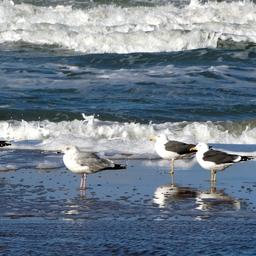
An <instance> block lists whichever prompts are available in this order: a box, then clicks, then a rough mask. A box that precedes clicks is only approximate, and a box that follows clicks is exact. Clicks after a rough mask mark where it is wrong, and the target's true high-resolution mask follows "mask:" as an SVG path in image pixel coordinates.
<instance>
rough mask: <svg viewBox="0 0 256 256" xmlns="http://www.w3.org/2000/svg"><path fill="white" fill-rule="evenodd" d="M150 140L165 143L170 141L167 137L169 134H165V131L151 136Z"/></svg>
mask: <svg viewBox="0 0 256 256" xmlns="http://www.w3.org/2000/svg"><path fill="white" fill-rule="evenodd" d="M149 140H150V141H154V142H162V143H165V142H167V141H168V138H167V135H166V134H164V133H161V134H158V135H154V136H151V137H150V138H149Z"/></svg>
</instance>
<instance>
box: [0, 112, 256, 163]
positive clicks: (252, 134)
mask: <svg viewBox="0 0 256 256" xmlns="http://www.w3.org/2000/svg"><path fill="white" fill-rule="evenodd" d="M84 118H85V119H84V120H73V121H62V122H58V123H54V122H50V121H47V120H45V121H33V122H27V121H1V122H0V130H1V139H6V140H11V141H13V146H12V147H14V148H20V149H42V150H60V149H61V148H63V146H64V145H67V144H75V145H77V146H79V147H81V148H82V149H83V150H86V151H94V152H105V154H107V155H112V156H113V155H116V156H118V155H119V156H120V155H121V156H123V155H125V157H128V158H129V157H131V158H136V157H139V158H151V157H156V154H155V152H154V147H153V144H152V142H150V141H149V138H150V136H152V135H153V134H158V133H166V134H167V135H168V137H169V139H176V140H181V141H185V142H191V143H197V142H199V141H200V142H207V143H221V144H256V127H255V125H253V124H252V125H250V124H248V125H242V124H241V123H236V122H234V123H232V122H230V123H228V122H225V123H213V122H177V123H170V122H168V123H162V124H153V123H149V124H140V123H120V122H110V121H101V120H99V119H97V118H95V117H94V116H84ZM31 141H32V142H31ZM255 155H256V152H255Z"/></svg>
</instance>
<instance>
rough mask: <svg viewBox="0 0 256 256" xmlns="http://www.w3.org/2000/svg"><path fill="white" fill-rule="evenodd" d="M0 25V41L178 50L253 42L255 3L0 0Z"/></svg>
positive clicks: (89, 49)
mask: <svg viewBox="0 0 256 256" xmlns="http://www.w3.org/2000/svg"><path fill="white" fill-rule="evenodd" d="M227 10H228V11H227ZM0 24H1V26H0V43H3V42H17V41H24V42H28V43H32V44H49V45H59V46H60V47H63V48H66V49H72V50H75V51H81V52H85V53H114V52H115V53H130V52H161V51H178V50H186V49H197V48H206V47H216V46H217V42H218V40H219V39H221V40H228V39H232V40H233V41H237V42H240V41H246V42H254V43H256V32H255V27H256V5H255V4H253V3H250V2H249V1H243V2H242V3H241V2H232V3H225V2H222V3H217V2H215V1H214V2H209V3H207V4H204V5H201V4H199V3H198V1H191V4H190V5H188V6H185V7H184V8H177V7H175V6H173V5H171V4H169V5H165V6H155V7H129V8H128V7H127V8H121V7H117V6H113V5H104V6H98V7H94V8H88V9H75V8H72V7H71V6H61V5H59V6H56V7H51V6H49V7H40V6H33V5H29V4H14V3H13V2H12V1H10V0H5V1H1V2H0Z"/></svg>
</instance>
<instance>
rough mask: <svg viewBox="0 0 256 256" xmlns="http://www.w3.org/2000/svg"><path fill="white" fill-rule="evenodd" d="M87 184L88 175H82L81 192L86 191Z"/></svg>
mask: <svg viewBox="0 0 256 256" xmlns="http://www.w3.org/2000/svg"><path fill="white" fill-rule="evenodd" d="M85 183H86V174H85V173H83V174H82V175H81V181H80V190H85V189H86V186H85Z"/></svg>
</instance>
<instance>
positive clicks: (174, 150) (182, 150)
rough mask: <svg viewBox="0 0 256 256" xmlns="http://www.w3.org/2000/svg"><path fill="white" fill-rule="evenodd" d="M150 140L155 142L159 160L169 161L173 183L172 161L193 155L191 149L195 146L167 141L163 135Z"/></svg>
mask: <svg viewBox="0 0 256 256" xmlns="http://www.w3.org/2000/svg"><path fill="white" fill-rule="evenodd" d="M150 140H151V141H155V151H156V153H157V154H158V155H159V156H160V157H161V158H163V159H168V160H171V169H170V175H171V176H172V183H173V182H174V161H175V160H177V159H183V158H187V157H191V156H192V155H193V154H194V153H193V150H192V148H195V146H196V145H194V144H187V143H184V142H180V141H176V140H168V138H167V136H166V135H165V134H160V135H158V136H154V137H151V138H150ZM195 152H196V151H195Z"/></svg>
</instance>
